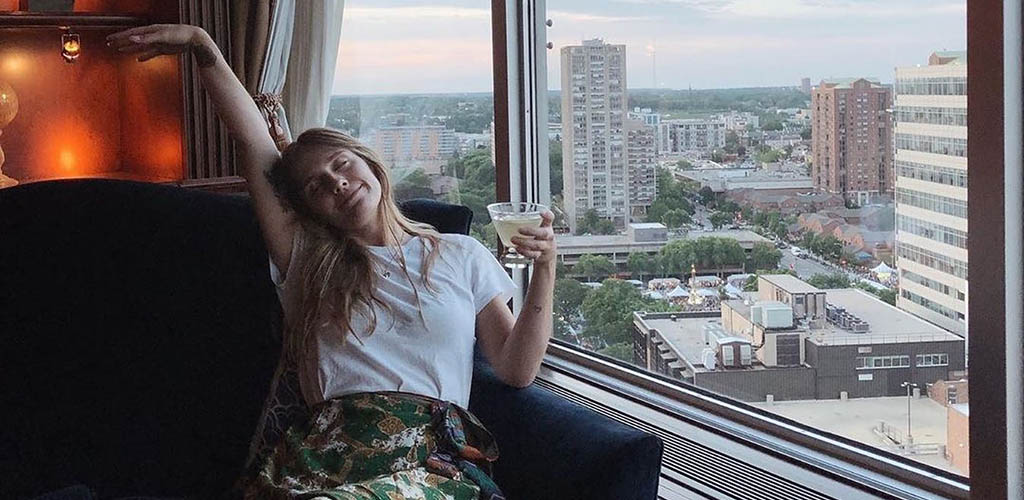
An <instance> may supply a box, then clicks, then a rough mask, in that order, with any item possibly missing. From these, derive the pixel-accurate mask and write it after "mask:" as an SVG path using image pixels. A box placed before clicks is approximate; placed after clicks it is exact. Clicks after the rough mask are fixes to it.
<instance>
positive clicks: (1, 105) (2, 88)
mask: <svg viewBox="0 0 1024 500" xmlns="http://www.w3.org/2000/svg"><path fill="white" fill-rule="evenodd" d="M17 114H18V94H15V93H14V88H12V87H11V86H10V84H8V83H7V82H3V81H0V130H3V128H4V127H6V126H7V124H9V123H11V120H14V116H15V115H17Z"/></svg>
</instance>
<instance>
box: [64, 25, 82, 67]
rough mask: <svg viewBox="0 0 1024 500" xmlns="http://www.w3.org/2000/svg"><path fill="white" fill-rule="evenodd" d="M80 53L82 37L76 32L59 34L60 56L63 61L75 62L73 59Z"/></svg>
mask: <svg viewBox="0 0 1024 500" xmlns="http://www.w3.org/2000/svg"><path fill="white" fill-rule="evenodd" d="M81 53H82V39H81V38H80V37H79V36H78V33H72V32H70V31H66V32H64V34H62V35H61V36H60V56H61V57H63V58H64V62H66V63H73V62H75V59H78V56H79V55H80V54H81Z"/></svg>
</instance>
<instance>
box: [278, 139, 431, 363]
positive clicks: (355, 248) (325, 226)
mask: <svg viewBox="0 0 1024 500" xmlns="http://www.w3.org/2000/svg"><path fill="white" fill-rule="evenodd" d="M311 146H327V147H331V148H335V149H346V150H348V151H351V152H352V153H354V154H356V155H357V156H359V157H360V158H362V159H363V161H365V162H366V164H367V166H369V167H370V170H371V171H372V172H373V175H374V177H376V178H377V181H379V182H380V187H381V199H380V204H379V205H378V208H377V217H378V219H379V222H380V223H381V227H384V228H386V229H387V230H388V231H389V234H388V236H390V238H389V239H390V241H391V243H394V244H399V245H401V242H402V236H404V235H403V234H399V233H398V231H396V230H395V229H394V228H395V227H396V226H397V227H400V228H401V231H402V232H403V233H404V234H408V235H412V236H414V237H415V236H419V237H420V238H422V239H423V240H424V243H426V242H429V243H430V245H429V246H428V247H429V253H428V254H427V256H426V258H424V259H423V261H422V262H423V263H422V266H421V268H420V275H421V276H422V279H423V285H424V286H425V287H426V288H428V289H429V288H431V286H430V282H429V280H428V276H429V273H430V269H431V268H432V267H433V265H434V262H435V261H436V260H437V257H438V255H439V254H440V248H441V238H440V234H439V233H438V232H437V230H435V229H434V228H433V227H432V226H430V225H427V224H421V223H418V222H414V221H412V220H410V219H408V218H407V217H405V216H404V215H402V212H401V211H400V210H399V208H398V205H397V204H396V203H395V200H394V198H393V193H394V191H393V186H392V185H391V177H390V175H389V173H388V169H387V168H386V167H385V166H384V162H383V161H382V160H381V158H380V157H379V156H378V155H377V153H375V152H374V151H373V150H371V149H370V148H368V147H366V146H365V145H364V144H362V143H361V142H359V140H357V139H355V138H354V137H352V136H350V135H348V134H345V133H343V132H339V131H337V130H332V129H327V128H313V129H309V130H307V131H305V132H303V133H302V135H300V136H299V137H298V139H296V140H295V142H292V143H291V144H289V145H288V146H286V147H285V149H284V151H282V152H281V158H280V160H278V161H277V163H275V164H274V166H273V167H271V169H270V170H269V171H268V172H267V178H268V180H269V181H270V184H271V185H272V186H273V187H274V191H275V192H276V194H277V196H278V197H279V198H281V200H282V201H283V202H284V204H285V206H286V208H288V209H290V210H292V211H294V212H295V214H296V215H297V220H298V222H299V224H300V225H301V229H300V230H299V231H298V232H301V233H303V234H302V235H300V234H298V232H297V234H296V236H295V237H297V238H298V237H305V238H306V241H304V244H303V245H301V246H299V248H301V253H302V255H292V256H291V258H292V260H295V259H298V260H295V263H296V264H299V266H296V267H293V269H295V270H297V271H298V272H299V273H300V277H299V278H300V279H299V280H298V282H297V283H299V286H300V287H301V290H300V291H299V292H298V294H299V301H298V311H295V312H294V313H293V314H291V318H289V319H288V320H287V321H286V323H285V345H284V348H285V350H286V356H287V357H288V360H289V361H290V362H293V363H294V362H298V361H299V360H300V359H302V356H304V355H305V353H306V352H307V351H306V350H307V348H308V347H309V345H310V342H311V341H312V339H313V336H314V335H315V332H316V330H317V329H318V328H319V327H320V326H321V325H322V324H324V323H325V322H333V323H335V324H337V325H338V326H339V327H340V329H339V331H341V332H342V336H343V337H342V339H340V340H341V341H342V342H344V341H345V340H346V339H347V337H348V335H353V336H355V337H356V339H357V340H359V341H360V342H362V340H361V339H360V338H359V335H360V334H359V333H357V332H356V331H355V330H354V329H353V328H352V319H353V318H354V317H355V315H356V314H360V315H363V316H364V317H365V318H366V320H367V327H366V330H365V331H364V332H360V333H365V334H367V335H369V334H371V333H372V332H373V331H374V330H376V328H377V307H378V306H379V307H381V308H383V309H385V310H387V311H388V312H389V313H390V312H392V311H391V307H390V306H388V304H386V303H385V302H383V301H381V300H380V299H379V298H378V297H377V295H376V294H375V293H374V292H375V290H376V289H377V284H378V277H377V273H376V272H374V263H373V257H372V256H371V253H370V251H369V250H368V249H367V248H366V246H365V245H363V244H361V243H359V242H358V241H356V240H355V239H353V238H352V237H351V236H350V235H349V234H346V233H345V232H344V231H341V230H339V229H337V228H335V227H333V226H331V225H330V224H329V223H328V221H326V220H324V219H323V218H322V217H320V216H318V215H316V214H314V213H313V211H312V210H311V209H310V208H309V206H308V205H307V204H306V201H305V199H304V198H303V196H302V191H301V186H300V185H299V179H297V178H296V176H295V175H294V171H295V166H296V161H297V160H298V158H300V156H299V154H298V153H299V152H300V151H302V150H303V149H305V148H309V147H311ZM398 252H399V254H400V255H404V254H402V253H401V250H400V249H399V250H398ZM401 265H402V269H403V271H405V276H406V279H408V280H410V284H412V285H413V291H414V293H415V294H416V296H417V299H418V298H419V292H418V290H417V287H416V284H415V283H411V281H412V278H411V277H410V276H409V272H408V269H406V267H405V259H404V257H403V258H401ZM421 314H422V313H421ZM391 316H392V319H394V315H391Z"/></svg>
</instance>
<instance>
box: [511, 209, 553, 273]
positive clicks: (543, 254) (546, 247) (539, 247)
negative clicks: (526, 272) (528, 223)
mask: <svg viewBox="0 0 1024 500" xmlns="http://www.w3.org/2000/svg"><path fill="white" fill-rule="evenodd" d="M540 216H541V223H540V227H522V228H519V235H516V236H513V237H512V244H513V245H515V247H516V251H517V252H519V253H520V254H521V255H523V256H526V257H529V258H531V259H533V263H534V264H535V265H540V264H550V263H552V262H554V261H555V257H556V255H557V253H556V251H555V232H554V231H552V230H551V222H552V221H554V220H555V214H553V213H551V212H550V211H544V212H543V213H542V214H540Z"/></svg>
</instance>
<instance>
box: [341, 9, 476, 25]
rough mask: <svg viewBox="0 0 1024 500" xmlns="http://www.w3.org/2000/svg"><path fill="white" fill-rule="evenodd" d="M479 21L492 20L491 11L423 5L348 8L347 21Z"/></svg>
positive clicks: (346, 11) (346, 12)
mask: <svg viewBox="0 0 1024 500" xmlns="http://www.w3.org/2000/svg"><path fill="white" fill-rule="evenodd" d="M452 18H457V19H477V20H485V21H490V20H491V9H489V8H488V9H480V8H471V7H453V6H448V5H423V6H420V7H347V8H346V9H345V20H346V21H348V20H349V19H351V20H352V21H358V22H360V23H389V22H407V21H421V20H427V19H445V20H450V19H452Z"/></svg>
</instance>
